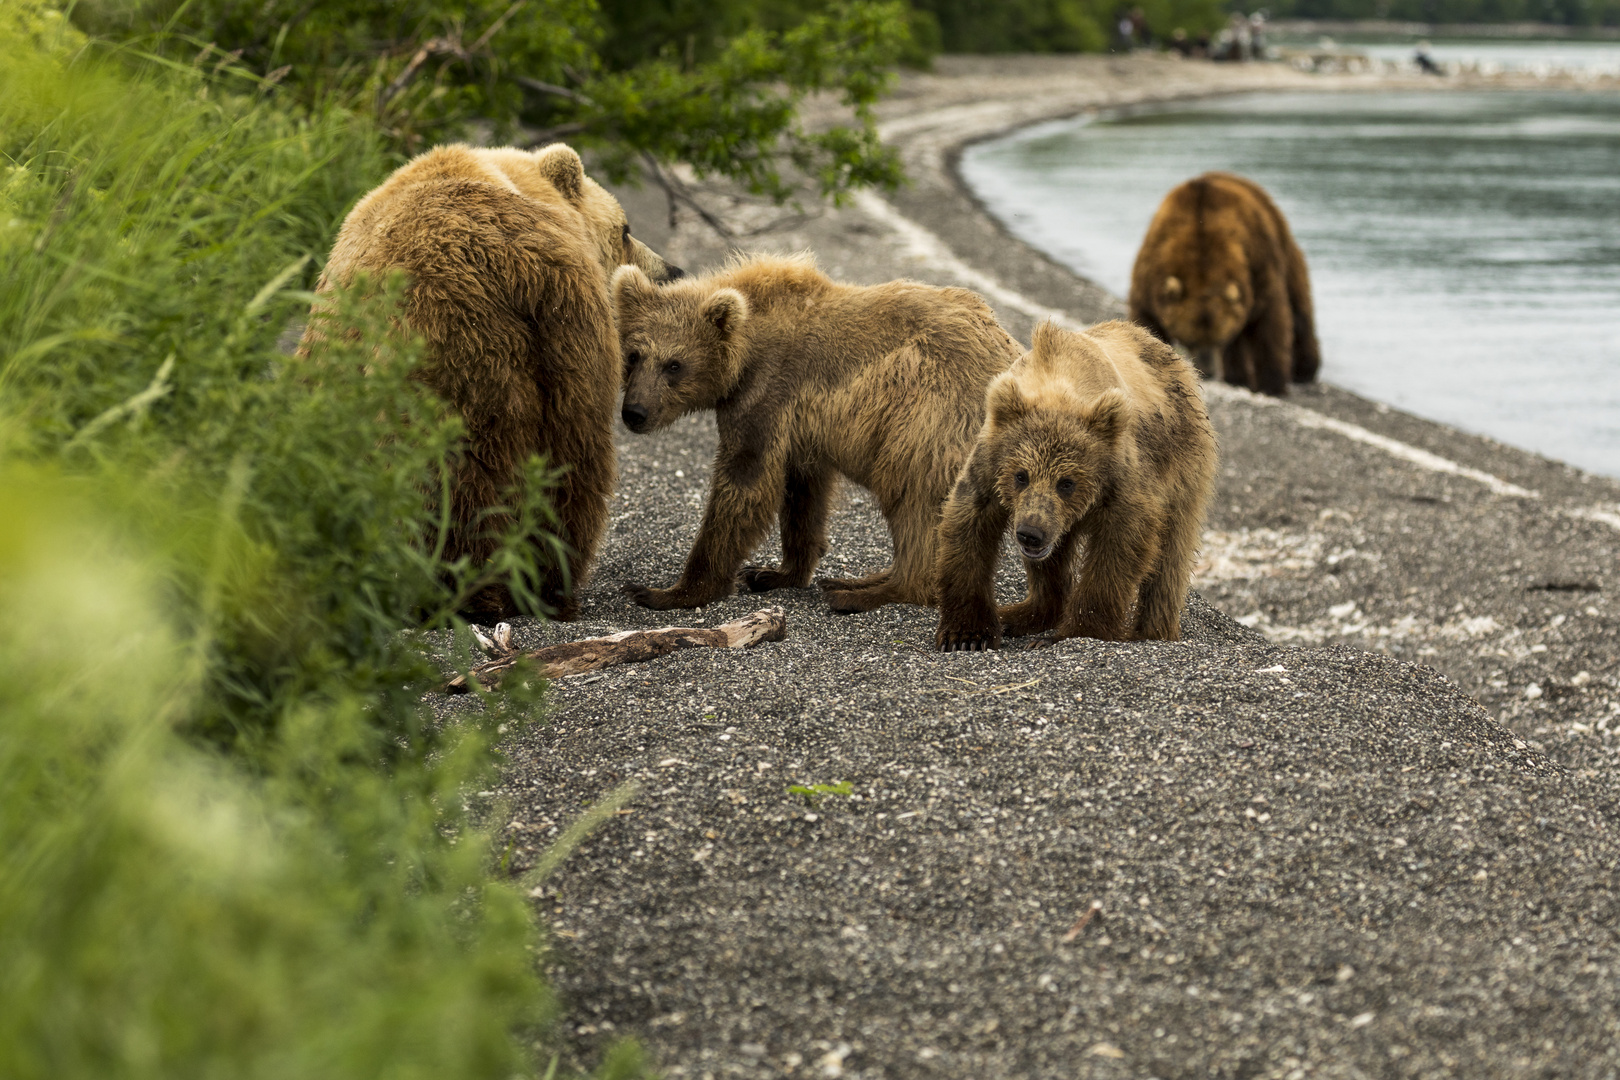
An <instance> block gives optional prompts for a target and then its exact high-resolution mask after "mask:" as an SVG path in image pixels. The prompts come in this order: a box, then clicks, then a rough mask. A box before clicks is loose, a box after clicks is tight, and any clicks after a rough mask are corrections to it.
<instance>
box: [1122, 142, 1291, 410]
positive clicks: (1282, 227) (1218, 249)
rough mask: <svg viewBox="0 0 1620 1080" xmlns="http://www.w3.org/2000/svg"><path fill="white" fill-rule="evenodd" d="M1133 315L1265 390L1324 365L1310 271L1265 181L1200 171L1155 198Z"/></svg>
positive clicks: (1206, 362)
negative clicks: (1157, 200) (1161, 197)
mask: <svg viewBox="0 0 1620 1080" xmlns="http://www.w3.org/2000/svg"><path fill="white" fill-rule="evenodd" d="M1130 314H1131V319H1132V321H1134V322H1136V323H1138V324H1139V325H1141V326H1145V327H1146V328H1147V329H1148V330H1150V331H1152V332H1153V333H1154V334H1156V335H1158V336H1159V337H1160V338H1161V339H1163V340H1164V341H1168V342H1177V343H1179V344H1181V345H1183V346H1185V347H1186V348H1187V349H1189V350H1191V351H1192V352H1193V354H1194V355H1195V356H1196V357H1197V363H1198V369H1199V371H1200V372H1201V373H1202V374H1203V375H1205V376H1210V377H1212V376H1214V375H1215V374H1217V371H1216V362H1217V359H1218V361H1219V364H1220V371H1219V373H1220V374H1221V375H1222V376H1223V377H1224V378H1225V379H1226V381H1227V382H1229V383H1233V384H1235V385H1237V386H1246V387H1248V388H1249V389H1250V390H1258V391H1260V392H1262V393H1266V394H1277V395H1281V394H1286V393H1288V384H1289V382H1290V381H1293V382H1297V383H1304V382H1310V381H1311V380H1313V379H1315V378H1316V371H1317V368H1319V367H1320V366H1321V351H1320V349H1319V348H1318V347H1317V343H1316V319H1315V315H1314V314H1313V310H1312V307H1311V279H1310V275H1309V273H1307V271H1306V269H1305V255H1304V253H1303V252H1301V251H1300V250H1299V245H1298V244H1296V243H1294V237H1293V235H1292V234H1291V233H1290V232H1289V231H1288V222H1287V221H1285V220H1284V219H1283V216H1282V211H1280V210H1278V209H1277V206H1276V204H1275V203H1273V202H1272V201H1271V198H1270V196H1268V195H1267V194H1266V193H1265V191H1264V190H1263V189H1262V188H1261V187H1260V185H1259V184H1256V183H1254V182H1253V181H1252V180H1245V179H1244V178H1243V177H1241V176H1234V175H1232V174H1231V173H1223V172H1211V173H1205V174H1204V175H1202V176H1199V177H1195V178H1194V179H1192V180H1189V181H1187V182H1186V183H1185V184H1182V185H1181V186H1180V187H1177V188H1176V189H1175V190H1173V191H1171V192H1170V194H1169V195H1166V196H1165V198H1164V202H1162V203H1160V204H1159V209H1158V211H1157V212H1156V213H1155V214H1154V215H1153V221H1152V223H1151V224H1150V225H1149V226H1148V231H1147V236H1146V238H1145V239H1143V241H1142V250H1141V251H1139V252H1138V253H1137V256H1136V265H1135V267H1134V268H1133V269H1132V270H1131V299H1130Z"/></svg>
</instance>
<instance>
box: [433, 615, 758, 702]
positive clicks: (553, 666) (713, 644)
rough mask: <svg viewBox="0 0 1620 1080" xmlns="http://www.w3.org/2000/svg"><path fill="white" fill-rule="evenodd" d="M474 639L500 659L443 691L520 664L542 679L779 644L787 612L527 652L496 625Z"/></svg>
mask: <svg viewBox="0 0 1620 1080" xmlns="http://www.w3.org/2000/svg"><path fill="white" fill-rule="evenodd" d="M503 625H504V624H503ZM477 636H478V639H479V646H480V647H482V648H484V649H486V650H488V651H491V652H498V651H502V650H504V655H499V656H497V657H496V658H495V659H493V660H487V661H485V662H484V663H482V664H478V665H476V666H475V667H473V669H472V670H471V671H469V672H468V673H467V674H465V675H458V676H457V677H456V678H454V679H452V680H450V682H449V683H447V684H446V685H445V687H444V690H445V692H446V693H450V694H465V693H467V692H468V691H470V690H471V689H472V684H473V683H476V684H477V685H478V686H480V687H483V688H485V689H489V690H493V689H495V688H496V687H498V686H499V685H500V682H501V679H502V678H503V677H504V676H505V675H506V674H507V673H508V672H510V671H511V670H512V669H513V668H514V667H516V666H517V664H518V662H519V661H527V662H528V663H530V664H532V665H533V666H534V667H535V668H536V669H537V671H538V672H539V674H541V675H542V676H544V677H546V678H550V679H560V678H563V677H565V676H568V675H579V674H581V673H583V672H587V671H595V670H596V669H597V668H605V667H613V666H615V665H618V664H634V663H640V662H642V661H646V660H652V659H655V658H657V657H660V656H668V655H669V654H670V653H672V652H676V651H678V650H680V649H696V648H714V649H746V648H749V647H751V646H754V645H758V644H759V643H760V642H762V641H781V640H782V639H783V638H784V637H786V636H787V614H786V613H785V612H784V611H783V610H782V609H781V608H779V607H768V608H762V609H760V610H759V611H756V612H754V613H753V614H752V615H745V616H743V617H742V618H741V619H737V620H735V621H733V622H728V623H725V624H723V625H721V626H716V627H712V628H710V627H703V626H665V627H661V628H659V629H657V630H627V631H625V632H624V633H622V634H613V635H611V636H609V637H600V638H589V639H587V640H585V641H573V642H569V643H568V644H565V645H552V646H549V647H547V648H544V649H530V650H528V651H526V652H518V651H516V650H515V649H512V648H511V641H512V636H511V629H510V627H508V628H507V631H506V633H504V634H503V633H502V632H501V628H500V627H497V628H496V632H495V634H494V636H493V638H491V637H490V636H488V635H485V634H482V633H480V634H478V635H477Z"/></svg>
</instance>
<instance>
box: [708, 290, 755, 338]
mask: <svg viewBox="0 0 1620 1080" xmlns="http://www.w3.org/2000/svg"><path fill="white" fill-rule="evenodd" d="M698 314H699V315H700V316H702V318H703V321H704V322H706V323H708V324H709V325H710V326H712V327H714V329H715V331H716V332H717V333H718V334H719V335H720V340H722V341H724V340H726V339H727V338H729V337H731V335H733V334H735V333H736V332H737V328H738V327H740V326H741V325H742V324H743V323H745V322H747V321H748V298H747V297H745V296H744V295H743V294H742V293H740V292H738V291H737V290H736V289H721V290H720V291H719V292H717V293H715V294H714V295H713V296H711V297H709V298H708V299H707V300H705V301H703V307H702V308H701V309H699V311H698Z"/></svg>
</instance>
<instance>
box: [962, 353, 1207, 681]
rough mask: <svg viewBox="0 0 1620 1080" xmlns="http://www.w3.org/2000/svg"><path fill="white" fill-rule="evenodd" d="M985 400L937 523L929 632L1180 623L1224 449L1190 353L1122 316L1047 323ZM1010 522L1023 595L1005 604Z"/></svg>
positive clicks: (1171, 627)
mask: <svg viewBox="0 0 1620 1080" xmlns="http://www.w3.org/2000/svg"><path fill="white" fill-rule="evenodd" d="M986 414H987V415H986V417H985V421H984V427H983V429H982V430H981V431H980V432H979V437H978V442H977V444H976V445H975V446H974V448H973V453H972V456H971V457H970V458H969V459H968V462H967V464H966V465H965V466H964V467H963V469H962V473H961V476H960V478H959V479H958V480H957V482H956V488H955V490H954V491H953V492H952V493H951V497H950V499H949V500H948V501H947V502H946V504H945V514H944V518H943V520H942V521H941V523H940V540H939V564H938V572H937V578H938V582H939V629H938V631H937V632H936V634H935V636H934V643H935V644H936V645H937V646H938V647H939V648H941V649H943V650H945V651H947V652H949V651H956V650H979V649H985V648H995V647H997V646H999V645H1000V644H1001V637H1002V634H1003V633H1005V634H1007V635H1010V636H1020V635H1025V634H1038V633H1044V632H1046V631H1056V635H1055V636H1056V637H1059V638H1068V637H1080V636H1084V637H1093V638H1101V639H1103V640H1106V641H1119V640H1126V639H1131V638H1136V639H1158V640H1164V641H1174V640H1176V639H1177V638H1179V637H1180V636H1181V609H1182V605H1183V604H1184V603H1185V602H1186V598H1187V587H1188V582H1189V581H1190V579H1191V577H1192V569H1193V560H1194V557H1195V556H1196V555H1197V552H1198V545H1199V542H1200V539H1201V537H1202V533H1203V523H1204V511H1205V508H1206V507H1207V506H1208V504H1209V499H1210V494H1211V491H1212V490H1213V486H1214V482H1215V464H1216V446H1215V431H1214V429H1213V428H1212V427H1211V426H1210V422H1209V414H1208V413H1207V412H1205V410H1204V403H1203V398H1202V397H1201V396H1200V394H1199V391H1198V380H1197V376H1196V375H1195V374H1194V372H1193V370H1192V368H1191V367H1190V366H1189V365H1188V364H1187V363H1186V361H1184V360H1182V359H1180V358H1179V357H1177V356H1176V354H1175V353H1174V352H1173V351H1172V350H1171V349H1170V347H1169V346H1168V345H1166V344H1165V343H1163V342H1161V341H1159V340H1157V339H1156V338H1154V337H1153V336H1152V335H1151V334H1149V333H1147V332H1146V331H1145V330H1143V329H1141V328H1140V327H1137V326H1133V325H1131V324H1130V323H1127V322H1122V321H1113V322H1105V323H1099V324H1098V325H1096V326H1094V327H1092V328H1091V329H1090V330H1089V331H1086V332H1084V333H1076V332H1074V331H1069V330H1063V329H1060V328H1058V327H1057V326H1055V325H1053V324H1052V323H1050V322H1047V323H1042V324H1041V325H1040V326H1038V327H1037V328H1036V330H1035V343H1034V347H1033V348H1032V349H1031V350H1030V351H1029V353H1027V354H1026V355H1025V356H1024V357H1023V358H1022V359H1020V360H1019V361H1018V363H1017V364H1015V365H1014V366H1013V367H1012V369H1011V370H1010V371H1008V372H1007V373H1006V374H1004V375H1002V376H1001V377H1000V378H998V379H996V381H995V382H993V383H992V384H991V385H990V389H989V391H988V394H987V406H986ZM1009 525H1011V527H1012V530H1013V533H1014V535H1015V537H1016V538H1017V541H1018V547H1019V549H1020V551H1021V552H1022V554H1023V561H1024V570H1025V573H1026V574H1027V576H1028V578H1029V596H1028V597H1027V598H1026V599H1025V600H1023V601H1021V602H1019V603H1016V604H1012V605H1010V606H1008V607H1004V608H1001V609H999V610H998V609H997V608H996V604H995V573H996V564H997V563H998V562H999V561H1000V554H1001V545H1002V536H1003V535H1004V534H1005V533H1006V531H1007V528H1008V526H1009ZM1133 605H1134V608H1135V611H1134V615H1133V612H1132V607H1133Z"/></svg>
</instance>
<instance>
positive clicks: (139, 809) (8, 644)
mask: <svg viewBox="0 0 1620 1080" xmlns="http://www.w3.org/2000/svg"><path fill="white" fill-rule="evenodd" d="M137 483H138V482H137ZM131 501H132V500H131V497H130V495H129V493H128V491H127V483H123V482H120V481H119V480H118V479H117V477H116V474H112V473H108V474H103V475H101V476H98V477H96V478H84V477H73V476H71V475H68V474H65V473H63V472H61V471H58V470H53V469H47V468H43V467H27V466H22V465H19V464H17V463H16V462H15V461H13V462H11V463H9V464H7V465H5V466H0V716H3V717H4V720H3V722H0V1075H4V1076H7V1077H15V1078H19V1080H21V1078H29V1077H40V1078H50V1080H63V1078H77V1077H85V1078H89V1077H96V1078H106V1077H153V1078H158V1077H161V1078H164V1080H176V1078H184V1077H206V1076H233V1077H242V1078H248V1077H287V1076H298V1077H307V1078H317V1077H333V1078H339V1077H344V1078H347V1077H356V1076H375V1075H389V1076H399V1077H449V1076H455V1077H490V1078H500V1080H505V1078H507V1077H509V1076H511V1075H512V1074H513V1072H514V1071H516V1070H518V1069H522V1068H524V1067H525V1066H526V1064H527V1062H526V1054H525V1053H524V1052H522V1050H521V1049H520V1047H519V1045H518V1044H517V1042H515V1041H514V1039H513V1037H512V1032H513V1030H514V1029H515V1028H518V1027H526V1028H530V1029H534V1028H535V1027H536V1025H539V1024H541V1023H543V1022H544V1020H545V1019H546V1017H547V1015H548V999H547V998H546V996H545V994H544V993H543V991H542V989H541V987H540V985H539V983H538V980H537V978H536V976H535V974H534V969H533V963H532V956H531V953H530V949H531V948H532V947H533V945H534V933H533V927H532V923H531V922H530V918H529V914H528V912H527V911H526V910H525V907H524V900H523V898H522V897H521V896H520V895H519V894H518V892H517V891H516V890H515V889H513V888H511V887H508V886H503V885H496V884H491V883H490V882H489V881H488V875H487V863H488V857H487V851H488V848H487V837H485V836H483V835H482V834H478V833H474V832H470V831H467V830H466V829H465V825H464V823H463V822H462V821H461V813H460V810H459V806H460V795H459V792H460V789H461V788H462V786H463V785H464V784H466V783H468V782H470V781H473V780H476V779H477V778H479V777H480V776H481V775H482V774H483V773H484V772H485V771H486V770H487V768H488V761H489V758H488V754H487V752H486V747H487V741H486V737H487V734H492V733H486V732H484V731H481V730H478V729H477V728H476V727H475V728H472V729H469V730H467V731H466V732H465V733H464V734H463V735H462V737H461V738H459V739H458V740H457V741H455V742H454V743H453V744H452V745H450V746H448V747H446V748H445V749H444V750H443V751H441V752H440V753H439V754H438V755H436V756H435V757H434V758H433V759H431V760H430V759H429V758H428V757H427V756H426V755H425V754H424V753H422V752H421V746H420V744H418V745H417V746H415V747H413V748H412V750H411V751H409V752H406V753H402V754H396V755H395V760H394V764H393V767H392V768H391V769H390V770H388V771H387V772H386V773H385V772H383V771H381V770H378V769H375V768H372V767H369V766H368V765H366V764H364V763H365V762H368V761H371V760H374V759H375V758H376V756H377V752H378V745H377V743H378V738H377V731H376V728H375V725H374V724H373V723H372V721H371V720H370V719H369V718H368V717H367V716H366V715H365V711H366V709H365V701H364V699H362V698H359V697H352V696H351V697H347V698H341V699H337V700H332V701H327V702H321V703H317V702H314V701H306V702H304V703H303V704H302V705H301V706H299V707H297V708H294V709H291V710H289V712H288V714H287V715H286V716H285V717H284V731H283V736H284V737H283V738H281V739H280V740H277V742H276V743H275V744H274V747H273V748H271V749H268V750H267V751H266V752H265V753H264V754H263V755H262V756H261V757H260V759H259V761H258V764H259V766H260V769H261V774H260V776H259V777H258V778H257V779H254V778H252V777H250V776H249V775H248V774H247V773H246V772H245V771H244V769H243V768H242V766H241V765H240V764H239V763H238V762H237V761H234V760H230V759H225V758H220V757H217V756H214V755H211V754H209V753H206V752H205V751H202V750H199V749H198V748H197V747H196V746H194V745H193V744H190V743H188V742H186V741H184V740H182V739H181V738H180V737H178V736H177V735H176V734H175V728H176V727H177V726H183V725H184V724H185V722H186V721H187V718H188V717H189V716H191V715H192V714H193V712H194V710H196V709H198V708H199V707H200V701H201V699H203V698H204V697H205V696H206V694H207V690H206V682H207V679H208V676H207V669H208V666H209V661H208V659H207V657H208V652H209V642H208V640H207V639H206V638H205V637H201V636H199V634H198V631H197V630H196V628H195V626H194V625H188V622H194V620H182V619H177V618H175V615H176V613H177V612H180V613H184V612H185V611H186V610H187V605H185V604H177V603H176V602H175V599H174V597H173V595H172V593H171V591H170V585H171V576H172V573H173V557H172V555H171V553H170V551H168V550H163V549H157V550H154V549H151V548H149V547H147V546H146V545H145V543H144V540H143V536H144V535H146V534H156V535H161V536H163V537H165V538H167V539H168V541H169V542H170V544H171V545H174V544H175V543H176V538H181V539H180V540H179V544H180V545H181V546H188V547H191V548H194V549H197V550H202V551H214V552H230V551H234V550H241V549H242V547H243V545H244V543H245V541H244V538H243V537H242V536H241V535H240V534H239V530H238V527H237V526H236V525H235V524H233V523H232V522H231V520H230V519H229V517H228V515H226V514H224V513H222V512H218V511H216V512H214V513H208V514H197V513H185V512H180V513H174V512H173V511H172V510H170V509H169V508H167V507H166V506H165V504H164V501H163V500H162V499H161V498H152V499H150V500H148V501H145V502H144V503H142V509H143V514H142V517H143V520H141V521H140V522H138V523H132V522H130V521H129V520H128V519H127V517H126V515H125V512H124V511H123V510H122V509H121V508H122V507H126V506H128V505H130V503H131ZM109 507H113V508H114V509H112V510H111V511H109V509H108V508H109ZM241 572H242V567H241V565H240V564H239V563H237V562H236V561H235V560H234V559H230V558H222V559H219V560H217V561H214V562H212V563H211V565H210V566H209V569H208V577H209V579H210V580H211V581H212V582H213V583H215V584H216V585H217V586H218V587H219V588H220V589H221V591H230V590H231V589H232V588H233V586H235V585H236V584H237V583H236V582H235V581H233V579H234V578H235V577H236V575H237V574H239V573H241ZM249 573H252V571H251V570H250V571H249ZM447 828H452V829H458V830H460V831H462V833H463V838H462V842H461V843H460V844H459V845H452V844H450V843H447V842H446V841H445V839H444V834H443V830H445V829H447Z"/></svg>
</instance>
